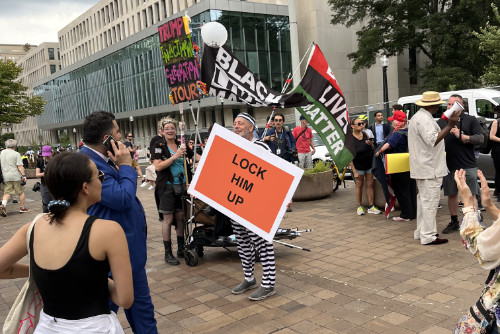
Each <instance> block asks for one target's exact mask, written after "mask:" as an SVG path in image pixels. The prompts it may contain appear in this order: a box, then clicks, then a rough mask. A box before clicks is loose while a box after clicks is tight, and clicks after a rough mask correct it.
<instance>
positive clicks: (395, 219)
mask: <svg viewBox="0 0 500 334" xmlns="http://www.w3.org/2000/svg"><path fill="white" fill-rule="evenodd" d="M392 220H394V221H397V222H409V221H410V220H409V219H405V218H401V217H392Z"/></svg>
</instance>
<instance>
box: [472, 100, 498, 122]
mask: <svg viewBox="0 0 500 334" xmlns="http://www.w3.org/2000/svg"><path fill="white" fill-rule="evenodd" d="M493 106H494V104H493V102H490V101H488V100H483V99H478V100H476V111H477V115H478V116H483V117H487V118H493V114H494V113H493Z"/></svg>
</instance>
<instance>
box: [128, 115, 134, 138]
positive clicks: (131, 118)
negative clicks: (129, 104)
mask: <svg viewBox="0 0 500 334" xmlns="http://www.w3.org/2000/svg"><path fill="white" fill-rule="evenodd" d="M128 121H129V123H130V124H129V125H130V133H132V127H133V126H132V122H133V121H134V116H130V117H129V118H128ZM132 135H133V133H132Z"/></svg>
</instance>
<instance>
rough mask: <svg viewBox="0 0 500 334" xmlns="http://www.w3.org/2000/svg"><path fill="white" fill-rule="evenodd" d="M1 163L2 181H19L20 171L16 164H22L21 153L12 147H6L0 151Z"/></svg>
mask: <svg viewBox="0 0 500 334" xmlns="http://www.w3.org/2000/svg"><path fill="white" fill-rule="evenodd" d="M0 163H1V164H2V176H3V180H4V181H21V173H20V172H19V169H17V166H22V165H23V162H22V160H21V154H19V152H16V151H14V150H13V149H10V148H7V149H5V150H3V151H2V153H0Z"/></svg>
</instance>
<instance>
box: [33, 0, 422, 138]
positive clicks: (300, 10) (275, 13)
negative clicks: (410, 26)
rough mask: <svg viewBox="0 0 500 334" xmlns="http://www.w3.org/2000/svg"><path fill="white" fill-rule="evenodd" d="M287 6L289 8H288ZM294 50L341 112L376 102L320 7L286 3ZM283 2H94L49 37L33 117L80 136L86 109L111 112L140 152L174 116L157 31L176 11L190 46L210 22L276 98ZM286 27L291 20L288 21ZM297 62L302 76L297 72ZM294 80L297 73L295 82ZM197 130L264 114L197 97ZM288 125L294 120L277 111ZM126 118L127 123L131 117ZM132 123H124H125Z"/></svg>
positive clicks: (286, 39) (398, 63) (400, 71)
mask: <svg viewBox="0 0 500 334" xmlns="http://www.w3.org/2000/svg"><path fill="white" fill-rule="evenodd" d="M290 1H291V3H292V0H290ZM293 3H296V12H297V18H296V25H297V31H298V38H297V41H296V43H298V50H299V56H300V58H302V57H305V60H307V55H305V53H306V51H307V50H308V48H309V46H310V45H311V42H312V41H314V42H316V43H317V44H318V45H319V46H320V47H321V49H322V51H323V53H324V54H325V57H326V59H327V61H328V63H329V64H330V66H331V68H332V70H333V73H334V74H335V76H336V78H337V80H338V82H339V85H340V87H341V89H342V91H343V93H344V95H345V97H346V101H347V103H348V107H349V110H350V112H353V111H354V112H356V113H358V112H366V111H367V110H368V109H369V108H370V106H371V107H373V104H375V103H377V102H381V101H382V100H383V98H382V96H383V94H382V68H381V67H379V66H374V68H372V69H369V70H362V71H359V72H358V73H357V74H355V75H353V74H352V63H351V61H350V60H349V59H348V58H347V54H348V53H351V52H353V51H355V48H356V45H357V42H356V31H357V29H359V27H352V28H346V27H343V26H332V25H331V24H330V16H331V10H330V8H329V6H328V2H327V1H326V0H310V1H309V0H308V1H305V0H295V1H293ZM288 5H289V3H288V1H287V0H283V1H278V0H276V1H273V0H260V1H237V0H196V1H195V0H191V1H190V0H102V1H100V2H99V3H98V4H96V5H95V6H93V7H92V8H91V9H89V10H88V11H87V12H85V13H83V14H82V15H81V16H80V17H79V18H77V19H76V20H75V21H73V22H72V23H71V24H69V25H68V26H66V27H65V28H63V29H62V30H61V31H60V32H59V41H60V46H61V63H62V71H60V72H58V73H54V74H52V75H50V76H49V77H47V78H46V79H44V80H42V81H40V82H38V83H37V84H36V89H35V94H41V95H42V96H43V97H44V99H45V100H46V101H47V105H46V107H45V112H44V114H43V115H42V116H39V117H38V126H39V127H40V128H41V129H43V130H55V129H58V130H59V131H61V129H62V131H66V132H67V133H69V134H70V133H72V132H73V133H75V132H74V131H76V135H75V138H79V137H80V127H81V124H82V123H83V119H84V118H85V116H86V115H88V114H89V113H91V112H93V111H96V110H106V111H110V112H113V113H114V114H115V116H116V118H117V121H118V123H119V124H120V127H121V128H122V129H123V130H124V131H129V130H132V132H133V133H134V136H135V138H136V144H138V145H145V144H146V143H148V142H149V139H150V138H151V137H152V136H154V135H155V134H156V123H157V121H158V120H159V119H160V118H161V117H163V116H165V115H174V116H175V115H178V110H179V107H178V106H173V105H172V104H171V103H170V101H169V99H168V93H169V88H168V85H167V82H166V78H165V74H164V69H163V65H162V61H161V56H160V50H159V40H158V33H157V28H158V26H159V25H161V24H163V23H165V22H166V21H168V20H171V19H173V18H175V17H178V16H182V15H184V14H185V12H186V13H187V14H188V15H189V16H190V17H191V19H192V22H191V23H192V29H193V40H194V41H195V42H196V43H197V44H198V45H199V46H201V45H202V41H201V37H200V26H201V24H202V23H203V22H210V21H219V22H221V23H222V24H223V25H224V26H225V27H226V29H227V30H228V33H229V38H228V41H227V44H226V46H227V47H228V48H230V49H231V50H232V51H233V53H235V55H236V56H237V57H238V58H239V59H240V60H242V61H243V62H244V63H245V64H246V65H247V66H248V67H249V68H250V70H252V71H253V72H254V73H256V74H257V75H258V76H259V77H260V78H261V79H262V80H263V81H264V82H266V83H267V84H269V85H270V86H271V87H272V88H274V89H275V90H278V91H279V90H281V88H282V86H283V83H284V81H285V80H286V77H287V75H288V74H289V73H291V72H293V71H292V54H291V49H292V47H291V44H292V42H293V41H292V39H291V38H290V18H289V7H288ZM294 21H295V19H294ZM408 58H409V56H407V55H402V56H399V57H393V58H391V60H390V61H391V66H389V69H388V77H389V80H388V81H389V99H390V100H396V99H397V98H398V97H399V96H400V95H408V94H410V93H412V89H413V88H412V87H416V86H415V85H413V86H412V84H411V83H410V79H409V76H408V74H407V73H406V77H405V74H404V73H405V72H404V69H405V68H408ZM305 63H306V61H304V62H303V63H302V72H303V70H304V68H305ZM297 75H298V77H299V78H300V71H299V73H298V74H297ZM191 106H192V107H193V111H194V113H197V112H198V108H199V114H200V116H199V120H198V125H199V127H200V128H201V129H202V132H203V131H206V129H207V128H208V127H209V126H210V125H211V124H213V123H214V122H217V123H219V124H222V125H224V126H229V125H231V124H232V120H233V117H234V115H236V114H237V113H238V112H240V111H248V112H250V113H252V114H253V115H254V116H255V117H256V118H257V122H258V125H259V126H263V125H264V123H265V118H266V117H267V116H268V115H269V114H270V112H271V110H270V108H255V109H254V108H251V107H247V106H246V105H243V104H239V103H231V104H229V103H228V101H220V100H218V99H216V98H214V97H207V98H203V99H201V100H200V101H196V102H193V103H192V104H191ZM184 110H185V111H186V112H185V113H184V114H185V115H186V116H185V117H186V118H187V119H186V122H187V127H188V131H193V130H194V121H193V117H192V113H191V109H190V106H189V105H188V104H187V103H185V106H184ZM281 112H283V113H284V114H285V117H286V123H288V125H290V126H293V125H294V122H295V112H294V110H293V109H291V110H282V111H281ZM131 117H132V118H131ZM131 120H132V121H131Z"/></svg>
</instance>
